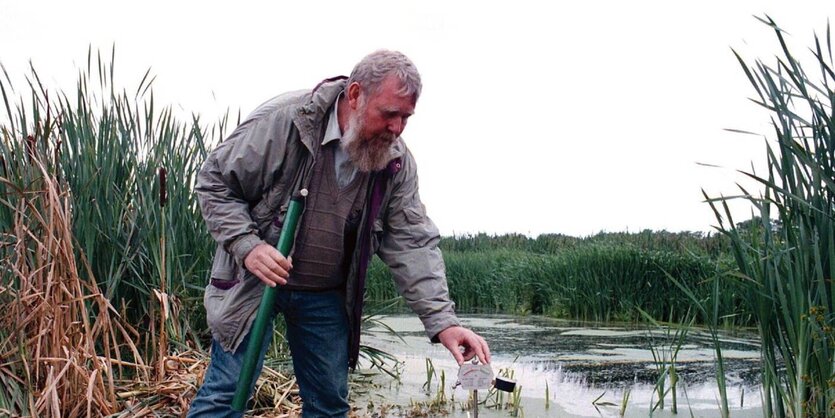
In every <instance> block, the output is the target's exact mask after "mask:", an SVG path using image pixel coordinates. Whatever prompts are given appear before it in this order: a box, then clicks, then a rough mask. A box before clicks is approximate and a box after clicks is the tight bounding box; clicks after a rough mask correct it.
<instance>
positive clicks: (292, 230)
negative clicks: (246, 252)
mask: <svg viewBox="0 0 835 418" xmlns="http://www.w3.org/2000/svg"><path fill="white" fill-rule="evenodd" d="M305 196H307V189H302V190H301V191H300V192H299V195H298V196H294V197H293V198H292V199H291V200H290V206H289V207H288V208H287V216H285V217H284V226H283V227H282V229H281V236H280V237H279V238H278V244H277V245H276V248H277V249H278V252H280V253H281V255H283V256H285V257H286V256H287V254H289V253H290V250H291V249H292V248H293V238H294V237H295V235H296V226H297V225H298V223H299V218H300V217H301V213H302V209H303V208H304V197H305ZM275 296H276V288H275V287H269V286H268V287H267V288H266V289H264V295H263V296H261V306H259V307H258V315H257V316H256V317H255V322H254V323H253V324H252V330H251V331H250V334H249V346H247V348H246V355H245V356H244V364H243V367H242V368H241V375H240V376H238V387H237V388H236V389H235V397H234V398H232V409H234V410H235V411H238V412H242V411H243V410H244V408H246V401H248V400H249V395H250V393H249V391H250V386H251V384H252V377H253V374H255V365H256V364H257V363H258V356H259V354H261V345H262V344H263V343H264V334H265V332H266V330H267V323H268V322H269V320H268V319H269V317H270V315H271V314H272V310H273V306H275Z"/></svg>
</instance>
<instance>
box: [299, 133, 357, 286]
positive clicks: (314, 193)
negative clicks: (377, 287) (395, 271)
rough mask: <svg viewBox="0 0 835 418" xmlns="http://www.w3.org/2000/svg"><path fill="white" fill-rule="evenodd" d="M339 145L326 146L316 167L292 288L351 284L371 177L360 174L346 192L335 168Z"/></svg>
mask: <svg viewBox="0 0 835 418" xmlns="http://www.w3.org/2000/svg"><path fill="white" fill-rule="evenodd" d="M338 146H339V143H338V141H333V142H331V143H329V144H327V145H324V146H322V148H321V150H320V152H319V158H318V161H317V162H316V164H314V166H313V172H312V173H311V174H312V177H311V179H310V185H309V189H308V196H307V201H306V203H305V211H304V215H303V216H302V219H301V223H300V224H299V231H298V235H297V236H296V243H295V248H294V251H293V270H292V271H291V272H290V278H289V280H288V281H287V285H286V286H284V287H286V288H287V289H294V290H327V289H335V288H339V287H342V286H344V284H345V277H346V276H347V270H348V266H349V264H350V259H351V257H350V256H351V252H352V251H351V250H350V249H352V248H353V244H354V242H355V240H356V237H357V235H356V234H357V228H358V226H359V223H360V216H361V214H362V207H363V203H364V202H365V197H366V194H367V189H368V177H369V176H368V173H362V172H357V174H356V175H355V176H354V178H353V180H351V182H350V183H348V184H347V185H346V186H345V188H343V189H341V190H340V189H339V186H338V183H337V180H336V170H335V168H334V165H335V163H334V152H335V149H336V147H338ZM346 248H348V249H349V251H347V254H346Z"/></svg>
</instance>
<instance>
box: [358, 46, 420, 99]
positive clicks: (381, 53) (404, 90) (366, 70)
mask: <svg viewBox="0 0 835 418" xmlns="http://www.w3.org/2000/svg"><path fill="white" fill-rule="evenodd" d="M390 74H393V75H395V76H396V77H397V78H398V79H399V80H400V89H399V90H398V91H397V94H398V95H401V96H412V95H414V96H415V100H417V99H418V97H420V90H421V88H422V85H421V82H420V73H418V70H417V67H415V64H414V63H413V62H412V61H411V60H410V59H409V58H408V57H407V56H406V55H403V53H401V52H397V51H389V50H386V49H381V50H378V51H374V52H372V53H370V54H368V55H366V56H365V58H363V59H362V61H360V62H359V63H358V64H357V65H356V66H355V67H354V70H353V71H351V76H350V77H348V85H351V83H353V82H357V83H359V85H360V87H361V88H362V91H363V92H368V91H374V92H375V93H376V92H379V89H380V86H381V85H382V84H383V80H385V79H386V77H388V76H389V75H390Z"/></svg>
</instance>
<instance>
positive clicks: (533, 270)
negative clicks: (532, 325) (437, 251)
mask: <svg viewBox="0 0 835 418" xmlns="http://www.w3.org/2000/svg"><path fill="white" fill-rule="evenodd" d="M441 247H442V249H444V260H445V262H446V267H447V276H448V281H449V288H450V294H451V296H452V298H453V300H454V301H455V302H456V305H457V308H458V310H460V311H465V312H488V313H513V314H544V315H549V316H554V317H560V318H574V319H584V320H599V321H608V320H627V321H631V320H640V319H642V315H641V314H640V313H639V312H640V311H639V310H638V309H636V308H639V309H641V310H643V311H644V312H647V313H648V314H650V315H652V317H654V318H658V319H663V320H666V321H678V320H680V319H682V318H684V316H685V314H686V309H682V308H681V307H682V306H687V305H689V303H690V300H689V299H688V298H687V296H686V295H685V294H684V293H683V292H681V291H680V290H679V289H678V288H677V287H676V285H675V283H674V282H673V281H671V280H670V279H669V276H670V275H672V276H673V277H677V278H679V279H680V280H682V281H683V282H685V283H687V284H689V285H691V286H692V287H693V289H696V291H697V293H698V294H700V295H701V297H703V298H707V297H708V295H709V293H710V292H711V290H712V289H711V286H710V280H709V279H710V278H711V277H714V276H716V275H717V273H718V272H719V271H721V270H722V269H725V268H727V265H728V263H729V262H730V261H731V260H730V259H729V258H728V253H726V252H724V251H723V248H728V247H727V242H726V241H722V240H720V239H719V238H717V236H716V235H702V234H698V233H668V232H665V231H660V232H651V231H642V232H639V233H633V234H629V233H615V234H608V233H607V234H603V233H601V234H598V235H594V236H591V237H587V238H573V237H566V236H562V235H550V236H540V237H537V238H527V237H524V236H521V235H510V236H493V237H491V236H488V235H484V234H480V235H476V236H464V237H452V238H444V239H442V240H441ZM722 295H723V297H724V298H726V300H725V302H726V303H725V304H724V305H723V307H724V308H725V311H723V314H725V315H726V317H727V321H728V324H732V323H734V322H736V323H744V322H745V321H746V317H745V316H742V315H737V314H738V312H737V309H736V308H737V307H738V306H739V305H740V303H741V301H740V295H739V293H738V286H737V285H736V284H734V283H727V284H726V285H725V287H724V288H723V292H722ZM394 296H395V290H394V287H393V286H392V285H391V279H390V276H389V274H388V272H387V270H386V268H385V266H384V265H383V264H382V262H380V261H379V260H376V259H375V262H374V263H372V268H371V270H370V272H369V287H368V298H369V299H371V300H374V301H377V300H387V299H389V298H391V297H394Z"/></svg>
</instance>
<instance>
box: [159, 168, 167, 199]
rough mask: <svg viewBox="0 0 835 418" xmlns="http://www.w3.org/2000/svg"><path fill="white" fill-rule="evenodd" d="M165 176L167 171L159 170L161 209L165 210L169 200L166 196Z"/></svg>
mask: <svg viewBox="0 0 835 418" xmlns="http://www.w3.org/2000/svg"><path fill="white" fill-rule="evenodd" d="M165 174H166V171H165V169H164V168H162V167H160V168H159V207H161V208H164V207H165V202H166V200H167V198H168V196H166V194H165Z"/></svg>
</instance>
